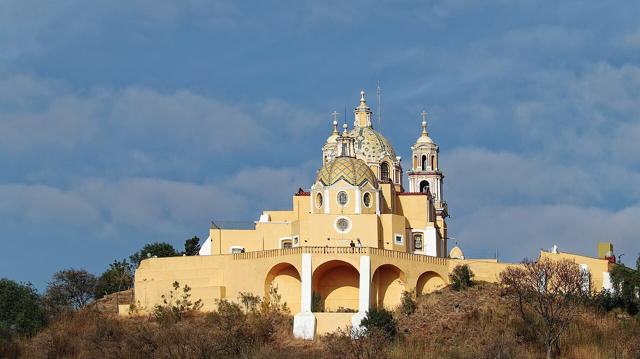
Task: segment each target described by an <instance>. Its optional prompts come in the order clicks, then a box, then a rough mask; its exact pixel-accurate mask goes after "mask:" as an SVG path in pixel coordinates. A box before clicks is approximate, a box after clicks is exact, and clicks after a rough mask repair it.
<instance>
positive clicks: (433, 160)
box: [431, 155, 436, 171]
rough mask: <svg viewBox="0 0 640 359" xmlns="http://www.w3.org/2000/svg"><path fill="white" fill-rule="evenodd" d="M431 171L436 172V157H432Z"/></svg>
mask: <svg viewBox="0 0 640 359" xmlns="http://www.w3.org/2000/svg"><path fill="white" fill-rule="evenodd" d="M431 169H432V170H434V171H435V170H436V156H433V155H431Z"/></svg>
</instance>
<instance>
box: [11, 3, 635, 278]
mask: <svg viewBox="0 0 640 359" xmlns="http://www.w3.org/2000/svg"><path fill="white" fill-rule="evenodd" d="M639 18H640V3H638V2H637V1H636V0H626V1H624V0H622V1H618V2H616V3H615V4H612V3H608V2H594V1H577V0H567V1H562V2H557V1H550V0H544V1H543V0H539V1H533V0H513V1H509V0H486V1H472V0H431V1H415V2H414V1H408V0H402V1H381V2H371V1H360V0H353V1H335V0H328V1H302V0H301V1H289V2H286V1H259V2H257V1H256V2H239V1H231V0H212V1H205V0H179V1H178V0H176V1H171V0H153V1H152V0H127V1H119V0H117V1H86V0H85V1H80V0H60V1H55V2H52V1H47V0H29V1H24V0H0V168H1V170H0V277H7V278H11V279H14V280H18V281H24V282H27V281H28V282H32V283H33V284H34V285H35V286H36V287H37V288H39V289H43V288H44V287H45V286H46V283H47V281H49V280H50V278H51V275H52V274H53V273H54V272H55V271H57V270H61V269H65V268H71V267H73V268H85V269H87V270H89V271H91V272H93V273H96V274H99V273H100V272H101V271H103V270H104V269H105V268H106V267H107V265H108V264H109V263H111V262H112V261H113V260H114V259H122V258H126V257H128V256H129V255H130V254H131V253H133V252H135V251H136V250H138V249H139V248H141V247H142V246H143V245H144V244H145V243H149V242H155V241H163V242H169V243H171V244H173V245H174V246H175V247H177V248H181V247H182V245H183V243H184V240H185V239H187V238H190V237H192V236H194V235H197V236H199V237H200V238H203V239H204V238H206V237H207V234H208V233H207V232H208V228H209V225H210V221H212V220H217V221H231V220H233V221H253V220H256V219H257V218H258V217H259V214H260V213H261V211H262V210H265V209H287V208H289V207H290V206H291V195H292V194H293V193H294V192H295V191H296V190H297V189H298V188H299V187H303V188H307V189H308V188H309V187H310V186H311V184H312V182H313V179H314V175H315V172H316V170H317V169H318V168H319V167H320V165H321V146H322V144H323V143H324V141H325V139H326V138H327V136H329V134H330V131H331V112H333V111H334V110H336V111H338V112H344V109H345V107H346V108H347V112H348V116H347V117H348V119H349V120H350V121H351V119H352V114H351V111H352V109H353V107H355V106H356V105H357V102H358V99H359V92H360V90H361V89H364V90H365V91H367V94H368V99H369V103H370V104H371V106H372V107H373V109H374V110H375V109H376V107H375V89H376V83H377V82H378V81H380V84H381V87H382V111H381V114H382V124H381V126H378V127H377V129H378V130H380V131H381V132H382V133H383V134H384V135H385V136H386V137H388V138H389V139H390V141H391V143H392V144H393V146H394V148H395V150H396V152H397V153H398V155H400V156H402V157H403V158H410V154H411V152H410V146H411V145H412V144H413V143H414V142H415V140H416V139H417V137H418V136H419V134H420V121H421V118H420V115H419V113H420V112H421V111H422V110H426V111H428V113H429V119H428V121H429V129H430V134H431V137H432V138H433V139H434V140H435V141H436V142H437V143H438V145H439V146H440V156H441V158H440V164H441V167H442V169H443V172H444V174H445V176H446V178H445V182H444V197H445V199H446V200H447V202H448V204H449V210H450V214H451V218H449V234H450V237H452V239H451V242H456V241H457V242H458V243H459V245H460V246H461V247H462V249H463V250H464V251H465V255H466V256H467V257H493V256H494V255H495V252H496V250H498V252H499V255H500V258H501V259H502V260H505V261H520V260H522V259H523V258H525V257H528V258H535V257H536V256H537V255H538V252H539V250H540V249H541V248H550V247H551V246H552V245H554V244H557V245H558V246H559V249H560V250H561V251H567V252H578V253H582V254H587V255H596V246H597V242H598V241H611V242H613V243H614V248H615V251H616V254H623V257H622V259H623V261H625V262H627V263H629V264H631V263H633V262H634V261H635V258H637V256H638V253H639V252H640V237H639V236H638V233H639V232H640V221H639V219H640V186H639V185H638V184H639V183H640V21H638V19H639ZM406 163H408V162H406V160H405V164H406ZM405 167H406V165H405ZM405 170H407V168H405Z"/></svg>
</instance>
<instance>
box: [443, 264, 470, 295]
mask: <svg viewBox="0 0 640 359" xmlns="http://www.w3.org/2000/svg"><path fill="white" fill-rule="evenodd" d="M473 277H474V274H473V272H472V271H471V268H469V266H468V265H466V264H463V265H457V266H456V267H455V268H453V271H452V272H451V274H449V280H451V288H452V289H453V290H457V291H460V290H465V289H467V288H469V287H471V286H473Z"/></svg>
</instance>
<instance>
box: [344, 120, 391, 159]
mask: <svg viewBox="0 0 640 359" xmlns="http://www.w3.org/2000/svg"><path fill="white" fill-rule="evenodd" d="M349 136H351V137H353V138H354V139H355V150H356V154H357V155H361V156H363V157H364V158H366V160H367V161H379V160H380V159H381V158H382V157H384V156H385V155H387V156H389V157H391V158H392V159H393V160H394V161H395V159H396V151H395V150H394V149H393V147H391V143H390V142H389V140H387V138H386V137H384V136H382V135H381V134H380V133H379V132H378V131H376V130H374V129H373V128H371V127H368V126H363V127H360V126H356V127H354V128H353V129H352V130H351V131H350V132H349Z"/></svg>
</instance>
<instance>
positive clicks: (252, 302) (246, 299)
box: [238, 292, 262, 313]
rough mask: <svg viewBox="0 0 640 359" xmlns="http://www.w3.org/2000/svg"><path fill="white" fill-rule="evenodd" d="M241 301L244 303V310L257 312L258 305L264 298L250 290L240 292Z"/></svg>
mask: <svg viewBox="0 0 640 359" xmlns="http://www.w3.org/2000/svg"><path fill="white" fill-rule="evenodd" d="M238 294H239V296H240V302H241V303H242V304H243V305H244V311H245V312H246V313H249V312H255V311H256V310H258V306H259V305H260V303H262V298H260V297H259V296H257V295H254V294H253V293H250V292H240V293H238Z"/></svg>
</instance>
